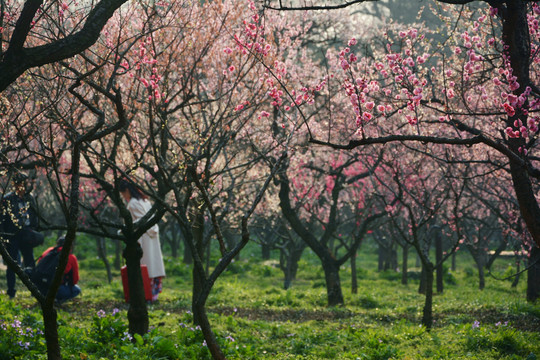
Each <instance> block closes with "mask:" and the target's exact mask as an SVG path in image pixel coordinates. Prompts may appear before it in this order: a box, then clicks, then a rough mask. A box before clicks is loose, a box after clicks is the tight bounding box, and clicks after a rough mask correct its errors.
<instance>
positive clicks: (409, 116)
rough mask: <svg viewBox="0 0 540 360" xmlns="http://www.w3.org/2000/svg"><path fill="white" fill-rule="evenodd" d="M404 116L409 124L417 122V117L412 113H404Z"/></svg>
mask: <svg viewBox="0 0 540 360" xmlns="http://www.w3.org/2000/svg"><path fill="white" fill-rule="evenodd" d="M405 118H406V119H407V121H408V122H409V124H411V125H416V124H417V123H418V119H417V118H416V117H414V116H412V115H406V116H405Z"/></svg>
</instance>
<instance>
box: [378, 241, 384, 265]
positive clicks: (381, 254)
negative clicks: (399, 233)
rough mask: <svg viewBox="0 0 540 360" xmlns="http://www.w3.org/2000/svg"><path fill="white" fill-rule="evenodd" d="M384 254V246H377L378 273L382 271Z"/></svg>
mask: <svg viewBox="0 0 540 360" xmlns="http://www.w3.org/2000/svg"><path fill="white" fill-rule="evenodd" d="M384 253H385V250H384V246H382V244H379V251H378V255H379V266H378V268H377V269H378V270H379V271H383V269H384Z"/></svg>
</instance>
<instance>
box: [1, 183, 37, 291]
mask: <svg viewBox="0 0 540 360" xmlns="http://www.w3.org/2000/svg"><path fill="white" fill-rule="evenodd" d="M27 186H28V177H27V176H26V175H24V174H22V173H17V174H15V175H14V176H13V187H14V189H13V191H12V192H10V193H8V194H6V195H5V196H4V198H3V199H2V201H1V202H0V236H1V237H2V239H4V240H5V241H6V242H7V244H6V245H7V246H6V247H7V250H8V252H9V255H10V256H11V257H12V258H13V260H15V261H16V262H17V263H19V264H20V263H21V254H22V258H23V265H24V267H25V268H32V269H33V268H34V267H35V260H34V250H33V246H32V245H30V244H29V243H28V241H26V240H27V237H28V236H31V235H32V233H31V230H36V229H37V227H38V225H39V218H38V216H37V213H36V210H35V209H36V206H35V201H34V198H33V196H32V195H31V194H30V193H29V192H28V191H27ZM15 279H16V278H15V272H14V271H13V269H12V268H11V267H9V266H8V268H7V270H6V280H7V294H8V295H9V297H10V298H14V297H15V293H16V289H15Z"/></svg>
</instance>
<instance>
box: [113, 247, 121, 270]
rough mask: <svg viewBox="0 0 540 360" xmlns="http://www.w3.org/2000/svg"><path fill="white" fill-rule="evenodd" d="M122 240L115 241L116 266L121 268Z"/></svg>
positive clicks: (117, 268)
mask: <svg viewBox="0 0 540 360" xmlns="http://www.w3.org/2000/svg"><path fill="white" fill-rule="evenodd" d="M121 259H122V242H121V241H120V240H115V241H114V268H115V269H116V270H120V268H121V267H122V260H121Z"/></svg>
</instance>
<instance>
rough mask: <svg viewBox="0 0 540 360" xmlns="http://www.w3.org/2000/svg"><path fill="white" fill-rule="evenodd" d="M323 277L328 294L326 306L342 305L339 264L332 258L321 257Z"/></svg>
mask: <svg viewBox="0 0 540 360" xmlns="http://www.w3.org/2000/svg"><path fill="white" fill-rule="evenodd" d="M322 266H323V270H324V277H325V279H326V291H327V295H328V306H336V305H343V304H344V303H345V300H344V299H343V292H342V291H341V281H340V279H339V265H338V264H336V262H335V261H334V260H333V259H332V260H331V259H322Z"/></svg>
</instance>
